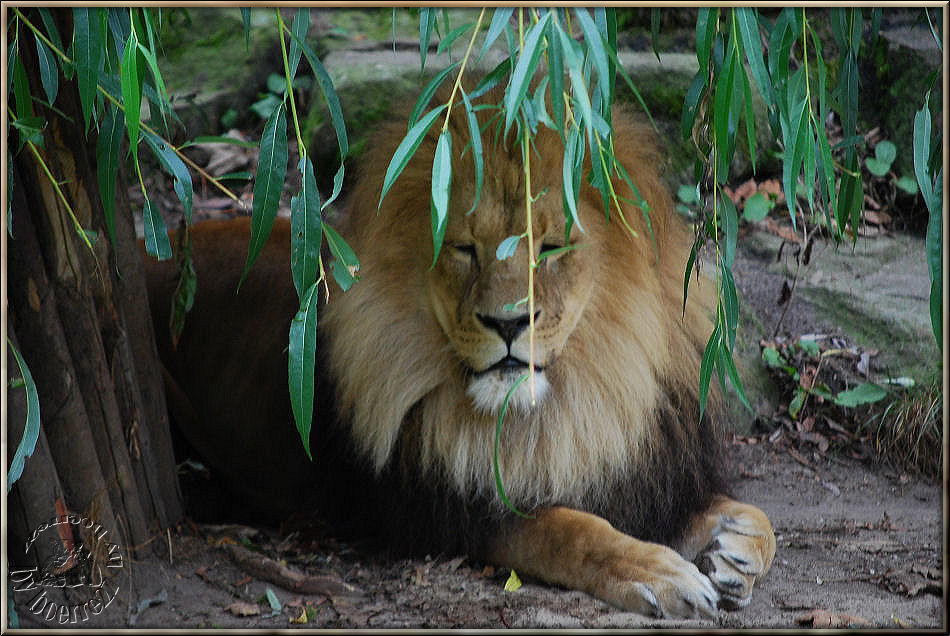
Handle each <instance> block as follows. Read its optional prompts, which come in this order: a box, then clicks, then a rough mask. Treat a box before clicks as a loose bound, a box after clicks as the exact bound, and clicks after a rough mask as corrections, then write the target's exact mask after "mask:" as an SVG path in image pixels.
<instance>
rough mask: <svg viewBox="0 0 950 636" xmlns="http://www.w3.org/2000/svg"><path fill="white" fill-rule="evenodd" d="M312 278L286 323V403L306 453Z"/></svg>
mask: <svg viewBox="0 0 950 636" xmlns="http://www.w3.org/2000/svg"><path fill="white" fill-rule="evenodd" d="M318 288H319V287H318V285H317V283H316V282H314V283H312V284H311V285H310V287H308V288H307V290H306V291H305V292H304V294H303V296H302V300H301V301H300V310H299V311H298V312H297V314H296V315H295V316H294V319H293V320H292V321H291V323H290V344H289V347H288V355H287V358H288V361H287V376H288V378H287V379H288V382H289V383H290V405H291V408H292V409H293V412H294V421H295V422H296V423H297V432H299V433H300V440H301V441H302V442H303V448H304V450H305V451H307V457H309V458H310V459H311V460H312V459H313V455H311V453H310V427H311V424H312V423H313V397H314V396H313V392H314V369H315V367H316V359H317V305H318V300H317V290H318Z"/></svg>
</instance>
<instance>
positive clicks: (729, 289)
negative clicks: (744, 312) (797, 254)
mask: <svg viewBox="0 0 950 636" xmlns="http://www.w3.org/2000/svg"><path fill="white" fill-rule="evenodd" d="M720 276H721V279H722V304H723V316H724V317H725V320H726V325H725V326H726V335H727V336H728V337H727V339H726V342H725V343H724V344H723V347H727V346H728V349H729V350H732V349H733V348H735V346H736V330H737V329H738V327H739V295H738V293H737V291H736V281H735V279H734V278H733V277H732V270H730V269H728V268H725V267H723V268H721V269H720ZM730 355H731V354H730Z"/></svg>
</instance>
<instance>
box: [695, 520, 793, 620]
mask: <svg viewBox="0 0 950 636" xmlns="http://www.w3.org/2000/svg"><path fill="white" fill-rule="evenodd" d="M774 554H775V537H774V535H773V533H772V529H771V526H766V527H763V526H762V523H761V520H758V519H756V518H754V517H748V516H744V515H738V516H734V517H731V516H725V515H720V517H719V524H718V526H717V527H716V529H715V530H714V531H713V538H712V540H711V541H710V542H709V543H708V544H707V545H706V547H705V548H703V549H702V550H701V551H700V553H699V554H698V555H697V556H696V558H695V560H694V563H696V565H697V566H698V567H699V570H700V571H701V572H703V574H705V575H706V576H708V577H709V580H710V581H712V584H713V585H715V586H716V589H717V590H718V591H719V599H720V600H719V603H720V607H723V608H725V609H729V610H734V609H738V608H740V607H745V606H746V605H748V604H749V601H750V600H751V598H752V587H753V585H754V584H755V582H756V580H757V579H758V578H759V577H761V576H762V575H763V574H765V572H766V571H768V568H769V566H770V565H771V563H772V557H773V555H774Z"/></svg>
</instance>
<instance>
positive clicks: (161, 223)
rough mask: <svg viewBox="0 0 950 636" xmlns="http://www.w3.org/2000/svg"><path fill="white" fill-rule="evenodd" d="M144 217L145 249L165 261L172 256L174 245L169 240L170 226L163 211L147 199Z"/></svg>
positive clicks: (143, 211)
mask: <svg viewBox="0 0 950 636" xmlns="http://www.w3.org/2000/svg"><path fill="white" fill-rule="evenodd" d="M142 219H143V221H144V222H145V251H146V252H148V253H149V254H151V255H152V256H154V257H155V258H157V259H158V260H160V261H163V260H165V259H167V258H171V256H172V246H171V243H169V241H168V228H167V227H165V219H163V218H162V213H161V212H160V211H159V210H158V208H157V207H155V205H153V204H152V202H151V201H150V200H149V199H147V198H146V199H145V207H144V209H143V210H142Z"/></svg>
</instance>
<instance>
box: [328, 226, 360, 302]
mask: <svg viewBox="0 0 950 636" xmlns="http://www.w3.org/2000/svg"><path fill="white" fill-rule="evenodd" d="M323 234H324V236H326V239H327V247H329V248H330V253H331V254H333V256H335V257H336V260H334V261H333V262H332V263H330V269H331V271H332V272H333V277H334V279H336V282H337V284H338V285H339V286H340V288H341V289H342V290H343V291H346V290H348V289H349V288H350V286H352V285H353V283H355V282H356V281H357V280H359V277H358V276H354V273H355V272H356V271H357V270H359V267H360V262H359V260H358V259H357V258H356V254H354V253H353V250H352V249H351V248H350V246H349V245H348V244H347V242H346V241H344V240H343V237H341V236H340V235H339V234H338V233H337V231H336V230H334V229H333V228H332V227H330V226H329V225H327V224H326V223H324V224H323Z"/></svg>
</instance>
